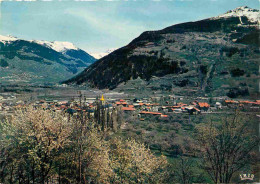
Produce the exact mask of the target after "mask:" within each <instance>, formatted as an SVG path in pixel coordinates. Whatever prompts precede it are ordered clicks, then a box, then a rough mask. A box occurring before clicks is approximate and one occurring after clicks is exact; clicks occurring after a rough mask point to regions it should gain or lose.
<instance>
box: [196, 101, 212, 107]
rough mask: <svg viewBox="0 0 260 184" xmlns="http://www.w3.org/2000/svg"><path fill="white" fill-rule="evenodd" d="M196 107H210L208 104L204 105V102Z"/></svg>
mask: <svg viewBox="0 0 260 184" xmlns="http://www.w3.org/2000/svg"><path fill="white" fill-rule="evenodd" d="M198 105H199V106H200V107H210V105H209V104H208V103H206V102H199V103H198Z"/></svg>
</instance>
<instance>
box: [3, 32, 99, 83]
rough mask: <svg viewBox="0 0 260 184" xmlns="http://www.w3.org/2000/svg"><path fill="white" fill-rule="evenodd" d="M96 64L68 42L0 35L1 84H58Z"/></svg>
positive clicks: (85, 53) (87, 55)
mask: <svg viewBox="0 0 260 184" xmlns="http://www.w3.org/2000/svg"><path fill="white" fill-rule="evenodd" d="M95 61H96V59H95V58H94V57H92V56H91V55H89V54H88V53H87V52H85V51H84V50H81V49H79V48H77V47H76V46H74V45H73V44H72V43H70V42H58V41H54V42H48V41H40V40H24V39H18V38H16V37H12V36H2V35H0V79H1V80H0V82H1V83H57V82H60V81H63V80H65V79H69V78H71V77H72V76H75V75H76V74H78V73H80V72H81V71H83V70H84V69H85V68H86V67H87V66H89V65H90V64H92V63H93V62H95Z"/></svg>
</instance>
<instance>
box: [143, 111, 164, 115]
mask: <svg viewBox="0 0 260 184" xmlns="http://www.w3.org/2000/svg"><path fill="white" fill-rule="evenodd" d="M140 114H153V115H161V114H162V113H160V112H148V111H141V112H140Z"/></svg>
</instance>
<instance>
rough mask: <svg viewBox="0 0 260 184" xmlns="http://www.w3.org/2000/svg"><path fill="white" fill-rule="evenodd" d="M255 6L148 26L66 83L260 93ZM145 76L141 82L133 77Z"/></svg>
mask: <svg viewBox="0 0 260 184" xmlns="http://www.w3.org/2000/svg"><path fill="white" fill-rule="evenodd" d="M259 46H260V45H259V10H256V9H251V8H249V7H247V6H243V7H238V8H236V9H234V10H230V11H228V12H226V13H225V14H223V15H219V16H216V17H212V18H207V19H204V20H199V21H195V22H186V23H181V24H176V25H173V26H169V27H167V28H165V29H162V30H158V31H146V32H144V33H142V34H141V35H140V36H139V37H137V38H135V39H134V40H133V41H131V42H130V43H129V44H128V45H126V46H124V47H122V48H120V49H117V50H115V51H113V52H112V53H110V54H109V55H107V56H105V57H103V58H101V59H99V60H98V61H97V62H95V63H93V64H92V65H90V66H89V67H88V68H86V69H85V70H84V71H83V72H81V73H80V74H78V75H76V76H75V77H73V78H72V79H70V80H67V81H66V82H65V83H67V84H77V85H79V84H80V85H90V86H91V87H95V88H100V89H115V88H117V87H119V86H125V87H126V86H127V87H129V84H130V83H131V85H130V87H129V88H133V89H140V88H150V89H152V90H165V89H166V90H173V91H175V92H178V93H180V94H183V93H184V92H185V93H186V92H187V91H189V92H190V93H191V94H193V93H194V94H197V93H204V94H205V93H209V94H212V95H228V96H230V97H238V96H245V95H255V94H259V91H258V85H259V64H260V63H259V53H260V52H259ZM139 80H141V81H143V82H142V84H144V85H143V86H140V85H135V83H134V81H139Z"/></svg>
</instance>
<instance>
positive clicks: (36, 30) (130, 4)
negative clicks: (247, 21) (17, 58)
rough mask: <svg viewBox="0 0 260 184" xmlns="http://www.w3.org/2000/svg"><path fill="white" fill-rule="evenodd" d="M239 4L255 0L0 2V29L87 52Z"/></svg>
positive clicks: (252, 4)
mask: <svg viewBox="0 0 260 184" xmlns="http://www.w3.org/2000/svg"><path fill="white" fill-rule="evenodd" d="M0 3H1V0H0ZM245 5H247V6H249V7H251V8H256V9H259V0H172V1H170V0H161V1H158V0H157V1H148V0H147V1H145V0H136V1H131V0H129V1H101V0H99V1H96V2H94V1H92V2H87V1H84V2H83V1H51V2H43V1H36V2H17V1H11V2H10V1H3V2H2V3H1V4H0V6H1V9H0V10H1V22H0V23H1V24H0V34H2V35H8V34H10V35H13V36H16V37H18V38H23V39H37V40H47V41H54V40H57V41H69V42H72V43H74V44H75V45H76V46H78V47H80V48H82V49H84V50H86V51H87V52H103V51H105V50H107V49H109V48H119V47H122V46H124V45H126V44H128V43H129V42H130V41H131V40H133V39H134V38H135V37H137V36H139V35H140V34H141V33H142V32H144V31H148V30H158V29H162V28H165V27H168V26H170V25H173V24H176V23H181V22H187V21H195V20H200V19H204V18H208V17H213V16H217V15H219V14H223V13H225V12H226V11H228V10H232V9H235V8H236V7H238V6H245Z"/></svg>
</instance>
